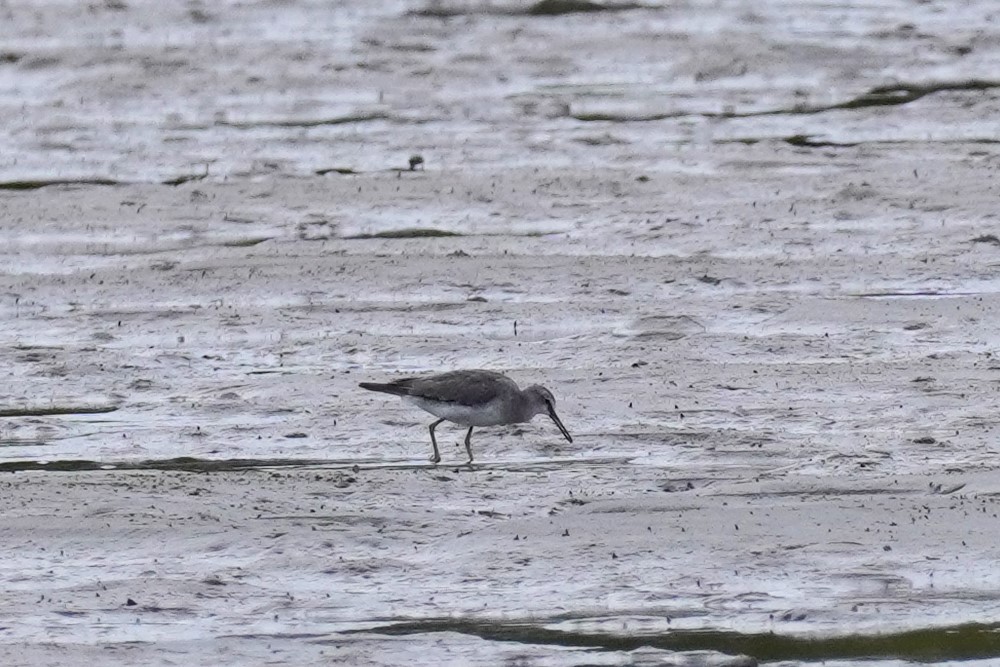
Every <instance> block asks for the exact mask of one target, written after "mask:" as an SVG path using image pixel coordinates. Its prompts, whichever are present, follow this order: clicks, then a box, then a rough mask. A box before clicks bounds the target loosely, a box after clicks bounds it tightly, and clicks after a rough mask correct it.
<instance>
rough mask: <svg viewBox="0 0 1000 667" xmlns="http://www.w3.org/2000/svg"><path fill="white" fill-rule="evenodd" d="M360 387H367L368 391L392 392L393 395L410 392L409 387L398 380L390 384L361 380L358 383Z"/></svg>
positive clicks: (402, 394)
mask: <svg viewBox="0 0 1000 667" xmlns="http://www.w3.org/2000/svg"><path fill="white" fill-rule="evenodd" d="M358 386H359V387H361V388H362V389H367V390H368V391H380V392H382V393H383V394H393V395H395V396H407V395H409V393H410V388H409V387H408V386H407V385H405V384H402V383H400V382H393V383H391V384H381V383H379V382H362V383H361V384H359V385H358Z"/></svg>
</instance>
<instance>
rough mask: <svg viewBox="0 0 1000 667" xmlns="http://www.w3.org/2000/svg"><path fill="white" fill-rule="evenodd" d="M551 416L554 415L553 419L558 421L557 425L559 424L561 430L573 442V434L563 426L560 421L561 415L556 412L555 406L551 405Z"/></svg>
mask: <svg viewBox="0 0 1000 667" xmlns="http://www.w3.org/2000/svg"><path fill="white" fill-rule="evenodd" d="M549 417H552V421H554V422H555V423H556V426H558V427H559V430H560V431H562V434H563V435H564V436H566V439H567V440H569V441H570V442H573V436H571V435H570V434H569V431H567V430H566V427H565V426H563V423H562V422H561V421H559V416H558V415H557V414H556V410H555V408H553V407H549Z"/></svg>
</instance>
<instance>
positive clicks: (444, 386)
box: [393, 370, 518, 405]
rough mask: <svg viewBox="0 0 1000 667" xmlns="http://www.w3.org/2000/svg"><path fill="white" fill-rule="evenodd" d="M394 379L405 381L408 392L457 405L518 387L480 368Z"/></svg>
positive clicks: (478, 402)
mask: <svg viewBox="0 0 1000 667" xmlns="http://www.w3.org/2000/svg"><path fill="white" fill-rule="evenodd" d="M398 382H407V388H408V389H409V395H410V396H419V397H420V398H428V399H431V400H434V401H447V402H448V403H457V404H459V405H479V404H482V403H488V402H490V401H491V400H493V399H495V398H497V397H498V396H501V395H505V394H508V393H510V392H512V391H518V387H517V383H516V382H514V381H513V380H511V379H510V378H508V377H506V376H504V375H501V374H500V373H494V372H493V371H482V370H468V371H451V372H449V373H441V374H439V375H431V376H429V377H424V378H408V379H407V380H400V381H398ZM393 384H396V383H393Z"/></svg>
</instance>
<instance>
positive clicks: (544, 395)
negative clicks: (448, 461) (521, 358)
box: [359, 370, 573, 463]
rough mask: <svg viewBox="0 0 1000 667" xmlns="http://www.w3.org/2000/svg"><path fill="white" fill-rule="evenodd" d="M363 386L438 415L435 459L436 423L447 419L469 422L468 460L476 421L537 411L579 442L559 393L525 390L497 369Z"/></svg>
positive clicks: (518, 419)
mask: <svg viewBox="0 0 1000 667" xmlns="http://www.w3.org/2000/svg"><path fill="white" fill-rule="evenodd" d="M359 386H360V387H361V388H362V389H368V390H369V391H380V392H382V393H385V394H393V395H395V396H400V397H402V398H403V400H405V401H408V402H410V403H413V404H414V405H416V406H417V407H419V408H422V409H424V410H426V411H427V412H429V413H431V414H432V415H434V416H435V417H438V420H437V421H436V422H434V423H433V424H431V425H430V432H431V445H433V447H434V455H433V456H432V457H431V461H432V462H434V463H438V462H439V461H440V460H441V454H440V453H439V452H438V446H437V440H436V439H435V437H434V427H436V426H437V425H438V424H440V423H441V422H443V421H450V422H455V423H456V424H461V425H462V426H468V427H469V431H468V433H466V434H465V451H467V452H468V453H469V461H468V463H472V443H471V441H470V439H471V438H472V429H473V427H475V426H498V425H500V424H520V423H522V422H529V421H531V419H532V417H534V416H535V415H541V414H547V415H548V416H549V417H551V418H552V421H554V422H555V423H556V426H558V427H559V430H560V431H561V432H562V434H563V435H564V436H565V437H566V439H567V440H569V441H570V442H573V437H572V436H571V435H570V434H569V431H567V430H566V427H565V426H563V424H562V422H561V421H560V420H559V417H558V416H557V415H556V399H555V398H554V397H553V396H552V392H550V391H549V390H548V389H546V388H545V387H542V386H541V385H537V384H533V385H531V386H530V387H528V388H527V389H524V390H522V389H520V388H518V386H517V383H516V382H514V381H513V380H511V379H510V378H509V377H507V376H505V375H501V374H500V373H494V372H493V371H482V370H464V371H451V372H448V373H439V374H437V375H428V376H425V377H411V378H400V379H398V380H393V381H392V382H389V383H386V384H381V383H377V382H362V383H361V384H360V385H359Z"/></svg>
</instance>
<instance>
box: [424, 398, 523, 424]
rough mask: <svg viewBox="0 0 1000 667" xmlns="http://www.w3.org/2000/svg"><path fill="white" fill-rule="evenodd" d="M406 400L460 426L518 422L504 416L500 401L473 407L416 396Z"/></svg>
mask: <svg viewBox="0 0 1000 667" xmlns="http://www.w3.org/2000/svg"><path fill="white" fill-rule="evenodd" d="M406 400H408V401H409V402H411V403H413V404H414V405H416V406H417V407H419V408H421V409H423V410H426V411H427V412H429V413H431V414H432V415H434V416H435V417H440V418H441V419H447V420H448V421H450V422H455V423H456V424H461V425H462V426H497V425H498V424H512V423H514V422H516V421H519V420H516V419H511V418H510V416H509V415H507V414H505V411H504V409H503V403H502V401H497V400H493V401H489V402H487V403H482V404H480V405H475V406H472V405H462V404H460V403H448V402H444V401H433V400H429V399H426V398H418V397H416V396H407V397H406Z"/></svg>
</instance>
